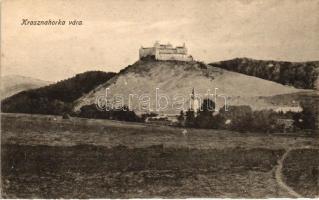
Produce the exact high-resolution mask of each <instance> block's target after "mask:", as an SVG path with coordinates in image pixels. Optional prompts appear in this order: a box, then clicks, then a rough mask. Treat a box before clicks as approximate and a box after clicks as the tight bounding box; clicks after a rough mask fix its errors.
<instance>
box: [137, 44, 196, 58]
mask: <svg viewBox="0 0 319 200" xmlns="http://www.w3.org/2000/svg"><path fill="white" fill-rule="evenodd" d="M139 54H140V59H143V58H145V57H153V58H155V59H156V60H179V61H193V57H192V56H191V55H187V48H186V47H185V43H184V44H183V46H177V47H173V46H172V45H171V44H169V43H168V44H160V43H159V42H155V44H154V46H153V47H141V48H140V51H139Z"/></svg>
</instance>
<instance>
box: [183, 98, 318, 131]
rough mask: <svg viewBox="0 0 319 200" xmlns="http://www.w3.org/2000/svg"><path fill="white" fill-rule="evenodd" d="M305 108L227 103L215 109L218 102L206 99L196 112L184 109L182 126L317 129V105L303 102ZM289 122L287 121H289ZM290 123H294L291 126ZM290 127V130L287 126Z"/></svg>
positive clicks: (244, 128) (267, 129) (256, 129)
mask: <svg viewBox="0 0 319 200" xmlns="http://www.w3.org/2000/svg"><path fill="white" fill-rule="evenodd" d="M301 106H302V108H303V111H302V112H297V113H295V112H286V113H283V112H275V111H273V110H260V111H253V110H252V109H251V107H250V106H246V105H243V106H228V107H227V111H226V110H225V107H223V108H221V109H220V110H219V112H214V108H215V103H214V102H213V101H212V100H210V99H205V100H204V101H203V104H202V106H201V108H200V109H199V110H198V111H197V115H195V112H194V111H192V110H188V111H187V112H186V113H184V112H181V113H180V115H179V117H178V121H179V126H184V127H191V128H204V129H226V130H232V131H239V132H263V133H273V132H283V131H290V132H293V131H298V130H304V129H307V130H316V129H318V127H316V120H318V119H317V117H318V109H314V108H312V104H308V103H302V104H301ZM282 122H283V123H282ZM286 122H287V123H288V124H286ZM289 123H291V124H290V125H291V126H289ZM286 129H287V130H286Z"/></svg>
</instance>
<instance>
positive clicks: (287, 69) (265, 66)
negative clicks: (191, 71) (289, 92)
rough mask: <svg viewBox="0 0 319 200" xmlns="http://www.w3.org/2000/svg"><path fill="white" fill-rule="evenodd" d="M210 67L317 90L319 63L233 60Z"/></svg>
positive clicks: (318, 87) (318, 86)
mask: <svg viewBox="0 0 319 200" xmlns="http://www.w3.org/2000/svg"><path fill="white" fill-rule="evenodd" d="M210 65H211V66H215V67H219V68H223V69H227V70H230V71H234V72H239V73H243V74H246V75H250V76H255V77H259V78H263V79H266V80H270V81H274V82H277V83H281V84H284V85H291V86H294V87H296V88H303V89H317V90H318V89H319V61H313V62H285V61H273V60H254V59H249V58H235V59H232V60H225V61H220V62H215V63H211V64H210Z"/></svg>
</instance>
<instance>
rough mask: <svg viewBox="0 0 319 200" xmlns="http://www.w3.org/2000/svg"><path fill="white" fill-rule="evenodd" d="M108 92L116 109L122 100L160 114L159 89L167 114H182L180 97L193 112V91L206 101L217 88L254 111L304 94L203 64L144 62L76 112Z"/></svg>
mask: <svg viewBox="0 0 319 200" xmlns="http://www.w3.org/2000/svg"><path fill="white" fill-rule="evenodd" d="M106 88H109V90H108V99H109V103H110V102H113V105H114V104H116V102H119V100H120V103H121V102H122V103H124V104H125V105H128V106H129V107H130V108H131V109H133V110H135V111H137V112H145V111H146V112H147V111H151V112H154V111H156V88H158V94H157V97H159V96H161V95H166V97H168V100H169V101H168V102H169V107H168V108H167V109H166V110H165V111H163V112H164V113H177V112H179V111H180V110H179V109H176V108H177V107H175V106H176V104H175V103H174V102H175V100H176V97H178V96H179V97H183V99H184V100H185V101H184V102H185V104H184V105H183V106H184V107H183V108H184V109H187V108H189V106H188V105H189V99H190V94H191V92H192V89H193V88H194V89H195V91H196V94H197V95H202V98H205V94H206V93H207V90H208V89H209V90H210V93H214V90H215V88H218V90H217V95H221V94H223V95H225V96H227V97H228V100H227V104H229V105H250V106H251V107H252V108H253V109H263V108H267V106H269V105H270V104H269V103H268V102H267V101H265V100H264V99H262V98H260V97H267V96H273V95H279V94H289V93H296V92H301V91H304V90H300V89H296V88H293V87H288V86H284V85H281V84H278V83H275V82H272V81H267V80H263V79H260V78H256V77H252V76H247V75H244V74H240V73H236V72H231V71H228V70H225V69H221V68H217V67H214V66H211V65H206V64H203V63H200V62H181V61H154V60H140V61H137V62H136V63H134V64H133V65H130V66H128V67H127V68H125V69H124V70H122V71H120V72H119V73H118V74H117V75H116V76H114V77H113V78H112V79H110V80H109V81H107V82H105V83H103V84H102V85H100V86H99V87H97V88H96V89H94V90H93V91H91V92H90V93H88V94H87V95H84V96H83V97H81V98H80V99H78V100H77V101H76V103H75V108H74V110H75V111H79V110H80V108H81V107H82V106H84V105H91V104H94V103H95V102H96V98H97V97H103V96H105V90H106ZM162 100H163V99H162ZM224 101H225V99H224V98H223V97H219V98H217V101H216V106H217V107H222V106H224ZM141 102H142V103H141ZM179 102H181V98H179ZM116 105H118V104H116ZM143 105H144V106H143ZM179 105H181V104H179ZM147 108H150V109H147Z"/></svg>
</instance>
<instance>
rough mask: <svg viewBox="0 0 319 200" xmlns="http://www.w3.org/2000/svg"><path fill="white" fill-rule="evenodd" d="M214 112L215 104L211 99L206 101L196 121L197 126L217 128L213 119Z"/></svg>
mask: <svg viewBox="0 0 319 200" xmlns="http://www.w3.org/2000/svg"><path fill="white" fill-rule="evenodd" d="M214 110H215V102H213V101H212V100H211V99H204V101H203V103H202V105H201V107H200V109H199V111H198V115H197V117H196V119H195V124H196V126H197V127H199V128H216V125H215V124H214V117H213V112H214Z"/></svg>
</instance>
